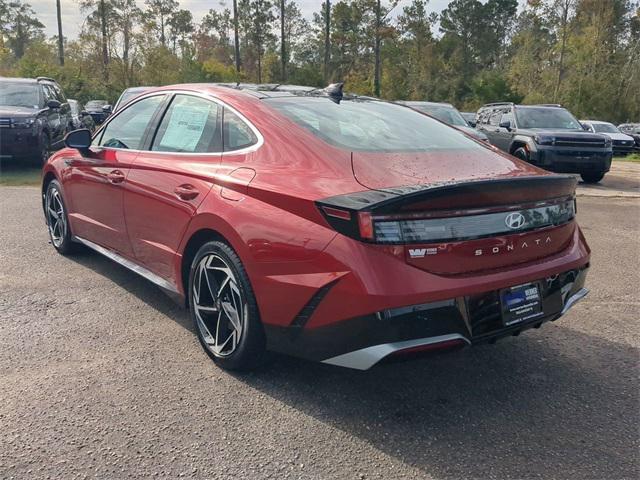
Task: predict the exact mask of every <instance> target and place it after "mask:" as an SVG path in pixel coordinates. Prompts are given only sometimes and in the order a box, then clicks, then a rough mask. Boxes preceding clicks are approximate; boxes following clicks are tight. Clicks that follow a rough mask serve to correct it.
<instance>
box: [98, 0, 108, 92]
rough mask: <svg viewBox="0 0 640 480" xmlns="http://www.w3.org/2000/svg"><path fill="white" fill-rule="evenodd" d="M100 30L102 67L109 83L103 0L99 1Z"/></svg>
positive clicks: (105, 18)
mask: <svg viewBox="0 0 640 480" xmlns="http://www.w3.org/2000/svg"><path fill="white" fill-rule="evenodd" d="M100 28H101V30H102V67H103V69H104V78H105V80H106V81H107V82H108V81H109V51H108V50H107V16H106V12H105V7H104V0H100Z"/></svg>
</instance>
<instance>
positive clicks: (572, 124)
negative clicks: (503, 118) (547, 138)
mask: <svg viewBox="0 0 640 480" xmlns="http://www.w3.org/2000/svg"><path fill="white" fill-rule="evenodd" d="M514 110H515V112H516V119H517V121H518V128H546V129H551V128H557V129H561V130H584V129H583V128H582V124H581V123H580V122H578V120H576V119H575V118H574V116H573V115H571V114H570V113H569V112H568V111H567V110H565V109H564V108H557V107H521V108H515V109H514Z"/></svg>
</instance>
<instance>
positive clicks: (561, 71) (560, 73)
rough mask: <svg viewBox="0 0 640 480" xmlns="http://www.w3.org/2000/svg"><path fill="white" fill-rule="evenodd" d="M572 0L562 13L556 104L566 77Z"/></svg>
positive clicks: (554, 97)
mask: <svg viewBox="0 0 640 480" xmlns="http://www.w3.org/2000/svg"><path fill="white" fill-rule="evenodd" d="M570 3H571V0H565V2H564V8H563V11H562V39H561V41H560V61H559V62H558V78H557V80H556V88H555V89H554V91H553V101H554V103H555V102H557V101H558V95H559V94H560V86H561V85H562V77H563V76H564V53H565V50H566V45H567V19H568V18H569V6H570Z"/></svg>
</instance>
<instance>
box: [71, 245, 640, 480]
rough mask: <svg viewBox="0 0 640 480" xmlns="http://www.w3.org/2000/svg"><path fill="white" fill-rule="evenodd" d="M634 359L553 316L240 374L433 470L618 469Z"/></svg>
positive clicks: (166, 309) (171, 310)
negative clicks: (333, 363)
mask: <svg viewBox="0 0 640 480" xmlns="http://www.w3.org/2000/svg"><path fill="white" fill-rule="evenodd" d="M75 261H76V262H78V263H79V264H81V265H84V266H85V267H87V268H90V269H91V270H93V271H95V272H97V273H99V274H101V275H103V276H105V277H107V278H109V279H110V280H112V281H113V282H115V283H117V284H119V285H121V286H122V287H123V288H125V289H127V290H128V291H129V292H131V293H133V294H134V295H136V296H137V297H139V298H140V299H141V300H142V301H144V302H145V303H147V304H148V305H150V306H151V307H152V308H154V309H155V310H157V311H159V312H161V313H163V314H165V315H167V316H168V317H170V318H171V319H173V320H174V321H175V322H177V323H178V324H180V325H181V326H183V327H184V328H187V329H189V330H191V331H193V328H192V327H191V322H190V319H189V317H188V315H187V313H186V311H185V310H184V309H182V308H181V307H180V306H178V305H176V304H175V303H174V302H173V301H172V300H171V299H169V297H167V296H166V295H164V294H163V293H162V292H161V291H160V290H159V289H158V288H156V287H155V286H153V285H151V284H150V283H147V282H146V281H141V280H140V278H139V277H138V276H137V275H135V274H133V273H131V272H129V271H128V270H126V269H124V268H122V267H119V266H116V265H114V264H113V263H112V262H110V261H109V260H107V259H104V258H102V257H101V256H99V255H96V254H93V253H90V252H87V253H84V254H80V255H78V256H76V257H75ZM637 364H638V351H637V350H636V349H634V348H631V347H629V346H625V345H621V344H616V343H613V342H609V341H606V340H603V339H601V338H598V337H595V336H589V335H585V334H582V333H579V332H577V331H575V330H572V329H570V328H567V327H566V326H563V323H562V320H560V321H559V322H557V323H553V324H549V325H545V326H544V327H543V328H542V329H541V330H540V331H535V332H531V333H528V334H525V335H523V336H522V337H520V338H518V339H507V340H504V341H502V342H498V344H497V345H494V346H483V347H477V348H472V349H466V350H462V351H459V352H456V353H451V354H447V355H439V356H432V357H430V358H425V359H420V360H415V361H411V362H404V363H394V364H388V365H381V366H378V367H375V368H373V369H371V370H369V371H366V372H358V371H353V370H348V369H341V368H337V367H330V366H327V365H322V364H315V363H309V362H303V361H299V360H296V359H292V358H287V357H278V358H277V359H276V360H275V361H274V362H273V364H271V365H270V366H269V367H268V368H265V369H264V371H261V372H254V373H250V374H243V375H236V377H237V378H238V379H239V380H241V381H242V382H244V383H246V384H247V385H248V386H250V387H251V388H254V389H256V390H258V391H260V392H263V393H265V394H267V395H269V396H271V397H272V398H274V399H276V400H278V401H279V402H282V403H284V404H286V405H288V406H290V407H291V408H294V409H296V410H298V411H300V412H302V413H304V414H306V415H309V416H311V417H313V418H314V419H317V420H318V421H320V422H322V423H324V424H326V425H330V426H332V427H334V428H337V429H340V430H342V431H344V432H347V433H348V434H350V435H353V436H355V437H357V438H359V439H361V440H362V441H365V442H367V443H369V444H371V445H372V446H374V447H375V448H377V449H379V450H381V451H383V452H385V453H387V454H389V455H392V456H394V457H396V458H399V459H400V460H402V461H403V462H405V463H406V464H409V465H412V466H414V467H416V468H418V469H420V470H422V471H424V472H425V474H429V475H432V476H434V477H437V478H470V477H473V478H533V477H541V478H580V479H587V478H589V479H602V478H610V479H619V478H637V476H638V473H639V472H640V467H639V462H638V432H637V423H636V422H633V421H631V422H630V421H629V416H636V417H637V416H638V411H639V410H638V407H639V406H640V403H639V395H638V389H637V378H636V372H637ZM634 425H635V426H634ZM306 448H309V449H312V448H313V445H308V446H306Z"/></svg>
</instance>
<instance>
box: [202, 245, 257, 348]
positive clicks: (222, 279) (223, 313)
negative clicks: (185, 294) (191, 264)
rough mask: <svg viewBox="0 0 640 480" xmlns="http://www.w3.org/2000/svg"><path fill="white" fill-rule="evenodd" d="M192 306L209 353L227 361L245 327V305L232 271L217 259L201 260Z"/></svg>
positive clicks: (215, 257) (216, 256)
mask: <svg viewBox="0 0 640 480" xmlns="http://www.w3.org/2000/svg"><path fill="white" fill-rule="evenodd" d="M192 302H193V311H194V313H195V316H196V320H197V325H198V329H199V330H200V334H201V336H202V339H203V340H204V343H205V345H206V347H207V348H208V349H209V350H210V351H211V353H213V354H214V355H215V356H217V357H226V356H229V355H231V354H232V353H233V352H235V351H236V349H237V347H238V344H239V343H240V339H241V337H242V334H243V332H244V329H245V325H246V320H247V312H248V309H247V303H246V301H245V299H244V298H243V295H242V293H241V292H240V289H239V288H238V282H237V279H236V277H235V275H234V273H233V271H232V270H231V268H230V267H229V265H228V264H227V263H226V262H225V261H224V260H223V259H222V258H221V257H219V256H218V255H215V254H208V255H205V256H204V257H202V259H200V262H199V263H198V267H197V270H196V272H195V276H194V278H193V298H192Z"/></svg>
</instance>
